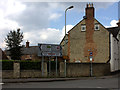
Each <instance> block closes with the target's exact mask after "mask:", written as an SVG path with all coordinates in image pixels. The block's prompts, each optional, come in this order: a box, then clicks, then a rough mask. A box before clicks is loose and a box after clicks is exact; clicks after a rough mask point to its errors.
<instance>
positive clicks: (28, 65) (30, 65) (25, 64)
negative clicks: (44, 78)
mask: <svg viewBox="0 0 120 90" xmlns="http://www.w3.org/2000/svg"><path fill="white" fill-rule="evenodd" d="M20 70H41V62H40V61H21V62H20Z"/></svg>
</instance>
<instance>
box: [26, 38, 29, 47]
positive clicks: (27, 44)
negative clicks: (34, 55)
mask: <svg viewBox="0 0 120 90" xmlns="http://www.w3.org/2000/svg"><path fill="white" fill-rule="evenodd" d="M26 48H29V41H28V40H27V42H26Z"/></svg>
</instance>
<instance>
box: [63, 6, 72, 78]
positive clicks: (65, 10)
mask: <svg viewBox="0 0 120 90" xmlns="http://www.w3.org/2000/svg"><path fill="white" fill-rule="evenodd" d="M73 7H74V6H70V7H68V8H67V9H66V10H65V35H66V12H67V10H68V9H72V8H73ZM65 43H66V39H65ZM64 71H65V77H66V59H65V70H64Z"/></svg>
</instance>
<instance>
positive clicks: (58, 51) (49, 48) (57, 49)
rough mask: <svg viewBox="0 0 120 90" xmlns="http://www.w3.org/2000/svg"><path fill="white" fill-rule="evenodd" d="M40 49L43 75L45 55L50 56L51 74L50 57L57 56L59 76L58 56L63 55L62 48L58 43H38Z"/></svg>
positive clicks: (39, 54)
mask: <svg viewBox="0 0 120 90" xmlns="http://www.w3.org/2000/svg"><path fill="white" fill-rule="evenodd" d="M38 46H39V50H38V56H41V57H42V75H43V71H44V68H43V62H44V58H43V57H44V56H46V57H49V75H50V72H51V61H50V57H52V56H55V57H56V76H57V57H58V56H59V57H61V56H62V48H61V46H60V45H58V44H38Z"/></svg>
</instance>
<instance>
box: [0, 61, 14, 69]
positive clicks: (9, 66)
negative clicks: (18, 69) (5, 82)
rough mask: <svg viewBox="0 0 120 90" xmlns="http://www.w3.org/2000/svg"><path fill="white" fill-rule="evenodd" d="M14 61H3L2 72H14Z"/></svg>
mask: <svg viewBox="0 0 120 90" xmlns="http://www.w3.org/2000/svg"><path fill="white" fill-rule="evenodd" d="M13 62H14V61H13V60H1V61H0V63H2V70H13Z"/></svg>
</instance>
